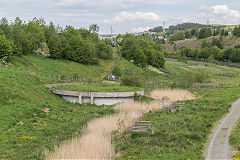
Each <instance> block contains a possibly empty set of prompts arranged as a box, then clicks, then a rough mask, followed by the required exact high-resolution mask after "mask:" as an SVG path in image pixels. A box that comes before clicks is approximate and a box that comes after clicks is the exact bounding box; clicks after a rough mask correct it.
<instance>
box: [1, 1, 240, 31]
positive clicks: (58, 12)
mask: <svg viewBox="0 0 240 160" xmlns="http://www.w3.org/2000/svg"><path fill="white" fill-rule="evenodd" d="M0 17H7V18H8V19H9V20H11V21H13V20H14V19H15V17H20V18H21V19H23V20H25V21H28V20H31V19H33V18H34V17H43V18H44V19H45V20H46V21H47V22H48V23H49V22H50V21H52V22H54V23H55V24H59V25H61V26H66V25H72V26H74V27H76V28H88V26H89V25H90V24H93V23H97V24H98V25H99V26H100V33H110V27H111V26H112V27H113V32H114V33H126V32H139V31H143V30H147V29H148V28H151V27H154V26H159V25H162V24H163V21H166V27H167V26H169V25H175V24H178V23H182V22H198V23H205V24H206V23H207V19H209V21H210V23H211V24H225V23H226V24H239V23H240V0H198V1H194V0H38V1H35V0H8V1H6V0H0Z"/></svg>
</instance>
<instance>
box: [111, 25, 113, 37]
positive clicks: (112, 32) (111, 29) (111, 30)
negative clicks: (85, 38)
mask: <svg viewBox="0 0 240 160" xmlns="http://www.w3.org/2000/svg"><path fill="white" fill-rule="evenodd" d="M111 35H113V28H112V26H111Z"/></svg>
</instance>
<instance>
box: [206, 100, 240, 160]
mask: <svg viewBox="0 0 240 160" xmlns="http://www.w3.org/2000/svg"><path fill="white" fill-rule="evenodd" d="M239 118H240V99H239V100H238V101H236V102H234V103H233V105H232V108H231V111H230V113H229V114H227V115H226V116H225V117H224V118H223V119H222V120H221V121H220V122H219V123H218V124H217V125H216V127H215V128H214V129H213V133H212V134H211V135H210V142H209V144H208V146H207V149H206V151H205V158H206V159H207V160H230V159H232V154H233V149H232V147H231V146H230V144H229V137H230V135H231V131H232V129H233V127H234V125H235V123H236V121H237V120H238V119H239Z"/></svg>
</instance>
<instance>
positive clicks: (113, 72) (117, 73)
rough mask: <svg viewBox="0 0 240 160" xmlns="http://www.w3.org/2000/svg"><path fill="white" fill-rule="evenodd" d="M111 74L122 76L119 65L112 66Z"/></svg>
mask: <svg viewBox="0 0 240 160" xmlns="http://www.w3.org/2000/svg"><path fill="white" fill-rule="evenodd" d="M112 74H113V75H115V76H119V77H121V76H122V72H121V69H120V67H119V66H115V67H114V68H113V71H112Z"/></svg>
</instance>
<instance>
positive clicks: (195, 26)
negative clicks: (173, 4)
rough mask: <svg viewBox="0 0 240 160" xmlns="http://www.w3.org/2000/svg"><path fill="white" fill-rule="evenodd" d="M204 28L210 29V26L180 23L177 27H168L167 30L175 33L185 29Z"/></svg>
mask: <svg viewBox="0 0 240 160" xmlns="http://www.w3.org/2000/svg"><path fill="white" fill-rule="evenodd" d="M204 27H211V25H205V24H199V23H189V22H188V23H182V24H178V25H172V26H169V30H171V31H177V30H186V29H193V28H195V29H200V28H204Z"/></svg>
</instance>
